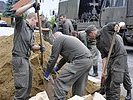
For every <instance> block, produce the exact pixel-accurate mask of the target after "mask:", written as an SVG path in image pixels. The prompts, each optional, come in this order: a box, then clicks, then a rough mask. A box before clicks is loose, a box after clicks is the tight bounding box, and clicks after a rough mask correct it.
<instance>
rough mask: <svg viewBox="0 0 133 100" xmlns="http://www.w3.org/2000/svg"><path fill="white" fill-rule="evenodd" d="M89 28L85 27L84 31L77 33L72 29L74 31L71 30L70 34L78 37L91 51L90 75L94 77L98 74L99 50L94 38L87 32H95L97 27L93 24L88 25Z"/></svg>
mask: <svg viewBox="0 0 133 100" xmlns="http://www.w3.org/2000/svg"><path fill="white" fill-rule="evenodd" d="M89 28H90V29H88V28H87V29H85V31H81V32H79V33H78V32H77V33H76V32H75V31H74V32H72V35H73V36H76V37H77V38H79V39H80V40H81V41H82V42H83V43H84V45H85V46H86V47H87V48H88V49H89V50H90V51H91V54H92V58H93V74H92V75H91V76H93V77H96V76H98V55H99V51H98V49H97V47H96V39H93V38H91V37H90V36H88V35H87V34H89V33H91V32H95V31H96V30H97V28H96V27H95V26H94V25H90V26H89ZM88 30H89V31H88Z"/></svg>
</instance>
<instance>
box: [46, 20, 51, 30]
mask: <svg viewBox="0 0 133 100" xmlns="http://www.w3.org/2000/svg"><path fill="white" fill-rule="evenodd" d="M46 28H49V29H52V25H51V23H50V22H49V21H48V22H47V24H46Z"/></svg>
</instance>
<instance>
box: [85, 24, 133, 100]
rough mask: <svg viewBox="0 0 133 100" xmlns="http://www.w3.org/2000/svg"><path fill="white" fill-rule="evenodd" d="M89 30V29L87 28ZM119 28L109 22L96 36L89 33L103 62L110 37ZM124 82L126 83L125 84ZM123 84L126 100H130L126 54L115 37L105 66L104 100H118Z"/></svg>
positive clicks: (129, 81)
mask: <svg viewBox="0 0 133 100" xmlns="http://www.w3.org/2000/svg"><path fill="white" fill-rule="evenodd" d="M88 29H89V27H88ZM119 29H120V26H119V24H118V23H116V22H111V23H108V24H107V25H105V26H104V27H103V28H102V29H101V30H100V31H99V33H98V34H97V32H94V33H89V34H88V35H89V36H90V37H92V38H96V40H97V48H98V49H99V51H100V52H101V56H102V59H103V61H104V62H105V60H106V58H107V56H108V53H109V49H110V45H111V41H112V37H113V34H114V32H115V31H117V32H119ZM125 81H126V82H125ZM121 83H123V84H124V87H125V88H126V89H127V96H126V100H131V88H132V87H131V80H130V77H129V72H128V65H127V52H126V50H125V48H124V45H122V43H121V42H120V39H118V37H117V36H116V39H115V44H114V46H113V50H112V53H111V56H110V59H109V63H108V66H107V79H106V84H105V85H106V99H107V100H120V84H121Z"/></svg>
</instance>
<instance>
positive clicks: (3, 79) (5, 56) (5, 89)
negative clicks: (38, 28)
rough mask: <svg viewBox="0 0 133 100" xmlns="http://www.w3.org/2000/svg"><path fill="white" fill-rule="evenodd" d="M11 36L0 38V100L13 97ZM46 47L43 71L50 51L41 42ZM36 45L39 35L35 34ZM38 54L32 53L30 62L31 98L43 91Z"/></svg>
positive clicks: (46, 44) (48, 46)
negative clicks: (31, 71)
mask: <svg viewBox="0 0 133 100" xmlns="http://www.w3.org/2000/svg"><path fill="white" fill-rule="evenodd" d="M12 40H13V36H8V37H6V36H2V37H0V100H11V99H12V97H13V95H14V91H15V89H14V80H13V74H12V64H11V57H12V55H11V50H12V44H13V43H12ZM43 43H44V44H45V46H46V51H45V53H44V60H43V61H44V69H45V67H46V64H47V61H48V57H49V55H50V51H51V45H50V44H49V43H48V42H45V41H43ZM36 44H39V35H38V34H36ZM39 55H40V54H39V52H37V53H33V54H32V56H31V58H30V60H31V63H32V66H33V85H32V91H31V96H33V95H36V94H37V93H38V92H41V91H44V90H45V85H44V81H43V74H42V70H41V69H42V68H41V67H40V64H39V61H40V60H39V58H40V56H39Z"/></svg>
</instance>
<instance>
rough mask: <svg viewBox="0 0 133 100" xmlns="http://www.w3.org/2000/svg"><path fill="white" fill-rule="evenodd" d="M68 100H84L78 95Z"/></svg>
mask: <svg viewBox="0 0 133 100" xmlns="http://www.w3.org/2000/svg"><path fill="white" fill-rule="evenodd" d="M68 100H84V98H83V97H80V96H78V95H75V96H73V97H72V98H70V99H68Z"/></svg>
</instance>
